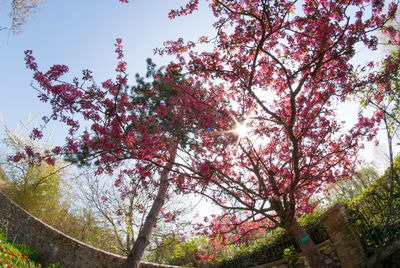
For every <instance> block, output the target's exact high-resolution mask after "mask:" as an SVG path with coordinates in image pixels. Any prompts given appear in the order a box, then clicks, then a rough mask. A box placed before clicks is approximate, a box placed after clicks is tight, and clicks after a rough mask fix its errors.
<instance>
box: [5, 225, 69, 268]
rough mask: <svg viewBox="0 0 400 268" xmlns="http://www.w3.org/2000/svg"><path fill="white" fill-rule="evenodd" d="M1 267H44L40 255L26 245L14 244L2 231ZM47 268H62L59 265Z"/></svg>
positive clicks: (55, 264)
mask: <svg viewBox="0 0 400 268" xmlns="http://www.w3.org/2000/svg"><path fill="white" fill-rule="evenodd" d="M0 267H7V268H11V267H12V268H34V267H44V266H42V265H41V264H40V255H39V254H38V253H37V252H35V251H34V250H32V249H31V248H29V247H28V246H26V245H24V244H13V243H12V242H11V241H10V240H9V239H7V237H6V235H5V234H4V232H2V231H0ZM46 267H47V268H62V266H61V265H60V264H58V263H54V264H51V265H49V266H46Z"/></svg>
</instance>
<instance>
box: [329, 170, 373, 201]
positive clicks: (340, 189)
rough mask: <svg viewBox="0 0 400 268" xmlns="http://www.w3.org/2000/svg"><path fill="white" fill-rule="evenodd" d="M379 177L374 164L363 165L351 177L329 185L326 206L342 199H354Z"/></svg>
mask: <svg viewBox="0 0 400 268" xmlns="http://www.w3.org/2000/svg"><path fill="white" fill-rule="evenodd" d="M378 177H379V175H378V172H377V170H376V169H375V168H374V167H373V166H372V165H370V166H365V167H362V168H361V169H360V170H359V171H357V173H356V174H355V175H353V176H352V177H351V178H343V179H341V180H339V181H337V182H335V183H334V184H332V185H329V186H328V187H327V190H326V191H327V193H326V194H325V196H324V202H325V204H324V206H328V207H329V206H331V205H333V204H335V203H338V202H341V201H343V202H348V201H352V200H353V199H355V198H356V197H358V196H360V195H361V194H362V193H363V192H364V190H365V189H366V188H368V187H369V186H370V185H372V184H373V183H374V182H375V180H376V179H377V178H378Z"/></svg>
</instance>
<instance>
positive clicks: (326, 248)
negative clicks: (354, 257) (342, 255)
mask: <svg viewBox="0 0 400 268" xmlns="http://www.w3.org/2000/svg"><path fill="white" fill-rule="evenodd" d="M317 248H318V250H319V252H321V254H322V256H323V257H324V259H325V261H326V263H327V264H328V267H329V268H341V267H342V265H341V264H340V260H339V257H338V256H337V254H336V251H335V249H334V248H333V245H332V242H331V241H330V240H326V241H324V242H322V243H320V244H318V245H317ZM287 267H288V265H287V263H286V261H285V260H283V259H281V260H277V261H274V262H271V263H267V264H262V265H258V266H255V267H253V268H287ZM296 267H297V268H309V267H310V266H309V265H308V263H307V261H306V257H305V256H304V254H303V253H300V254H298V255H297V261H296Z"/></svg>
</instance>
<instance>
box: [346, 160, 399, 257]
mask: <svg viewBox="0 0 400 268" xmlns="http://www.w3.org/2000/svg"><path fill="white" fill-rule="evenodd" d="M394 170H395V172H396V174H397V176H398V175H399V174H400V173H399V170H400V157H397V159H396V161H395V162H394ZM389 173H390V168H388V169H387V170H386V172H385V174H384V175H382V176H381V177H380V178H379V179H377V180H376V182H375V183H374V184H373V185H371V186H370V187H368V188H367V189H366V190H365V191H364V192H363V193H362V194H361V195H360V196H359V197H357V198H356V199H354V200H353V201H351V202H347V203H346V207H347V209H348V210H349V214H350V215H349V221H350V222H351V223H352V224H353V226H354V228H355V230H356V231H357V233H358V235H359V236H360V237H361V241H362V242H363V246H364V249H365V251H366V253H367V254H368V255H371V254H373V253H375V252H376V251H377V250H379V249H381V248H384V247H385V246H387V245H390V244H391V243H392V242H393V241H394V240H395V239H396V238H398V237H400V228H399V226H400V225H399V223H400V218H399V216H398V215H400V189H399V187H398V186H399V182H398V181H396V182H395V184H394V185H395V187H394V188H393V189H392V190H391V187H390V178H389ZM391 195H392V196H393V199H392V202H391V203H392V204H391V205H389V204H388V203H389V201H390V199H391V198H390V196H391Z"/></svg>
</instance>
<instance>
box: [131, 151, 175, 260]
mask: <svg viewBox="0 0 400 268" xmlns="http://www.w3.org/2000/svg"><path fill="white" fill-rule="evenodd" d="M176 151H177V149H176V148H175V149H174V151H173V152H172V155H171V162H170V163H169V164H168V165H167V166H166V167H164V169H163V171H162V172H161V176H160V187H159V189H158V193H157V197H156V199H155V200H154V202H153V205H152V207H151V209H150V212H149V214H147V217H146V220H145V222H144V225H143V227H142V228H141V229H140V231H139V234H138V236H137V239H136V241H135V243H134V244H133V247H132V250H131V252H130V253H129V255H128V258H127V259H126V261H125V263H124V266H123V267H124V268H139V267H140V260H141V259H142V257H143V254H144V252H145V250H146V247H147V246H148V245H149V243H150V237H151V234H152V232H153V229H154V226H155V224H156V223H157V219H158V216H159V215H160V211H161V208H162V207H163V205H164V202H165V197H166V193H167V190H168V187H169V180H168V177H169V173H170V171H171V168H172V166H173V164H174V161H175V156H176Z"/></svg>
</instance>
